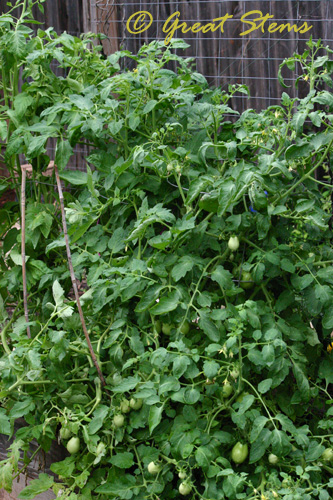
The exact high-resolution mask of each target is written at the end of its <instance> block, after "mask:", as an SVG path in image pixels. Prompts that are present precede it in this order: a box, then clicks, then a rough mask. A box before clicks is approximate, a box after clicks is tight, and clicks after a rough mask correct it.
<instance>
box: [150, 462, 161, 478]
mask: <svg viewBox="0 0 333 500" xmlns="http://www.w3.org/2000/svg"><path fill="white" fill-rule="evenodd" d="M147 468H148V472H149V474H152V475H153V476H156V475H157V474H158V473H159V472H160V470H161V467H160V466H159V465H157V464H155V462H150V463H149V464H148V467H147Z"/></svg>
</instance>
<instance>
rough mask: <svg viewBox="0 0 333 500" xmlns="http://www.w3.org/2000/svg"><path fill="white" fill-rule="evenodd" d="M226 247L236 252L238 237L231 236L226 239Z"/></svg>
mask: <svg viewBox="0 0 333 500" xmlns="http://www.w3.org/2000/svg"><path fill="white" fill-rule="evenodd" d="M228 248H229V250H231V251H232V252H236V250H238V248H239V239H238V237H237V236H231V237H230V238H229V241H228Z"/></svg>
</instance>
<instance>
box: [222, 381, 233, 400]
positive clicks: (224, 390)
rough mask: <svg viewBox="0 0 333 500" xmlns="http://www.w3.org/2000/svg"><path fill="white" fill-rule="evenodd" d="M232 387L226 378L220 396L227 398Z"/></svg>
mask: <svg viewBox="0 0 333 500" xmlns="http://www.w3.org/2000/svg"><path fill="white" fill-rule="evenodd" d="M232 391H233V387H232V385H231V384H230V382H229V381H228V380H226V381H225V382H224V384H223V387H222V396H223V397H224V398H229V397H230V396H231V394H232Z"/></svg>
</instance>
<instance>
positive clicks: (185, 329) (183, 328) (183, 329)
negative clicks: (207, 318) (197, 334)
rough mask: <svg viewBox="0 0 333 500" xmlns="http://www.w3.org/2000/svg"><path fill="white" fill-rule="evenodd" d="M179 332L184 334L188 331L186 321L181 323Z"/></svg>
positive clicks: (188, 325)
mask: <svg viewBox="0 0 333 500" xmlns="http://www.w3.org/2000/svg"><path fill="white" fill-rule="evenodd" d="M180 331H181V333H183V334H184V335H186V334H187V333H188V332H189V331H190V324H189V322H188V321H185V323H184V324H183V325H182V327H181V329H180Z"/></svg>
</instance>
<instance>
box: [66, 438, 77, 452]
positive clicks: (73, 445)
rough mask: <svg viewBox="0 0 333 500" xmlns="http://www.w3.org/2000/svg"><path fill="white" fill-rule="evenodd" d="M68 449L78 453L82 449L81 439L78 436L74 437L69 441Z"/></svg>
mask: <svg viewBox="0 0 333 500" xmlns="http://www.w3.org/2000/svg"><path fill="white" fill-rule="evenodd" d="M66 448H67V451H68V453H70V454H71V455H74V454H75V453H77V452H78V451H79V449H80V439H79V438H78V437H72V438H71V439H70V440H69V441H68V443H67V447H66Z"/></svg>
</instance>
